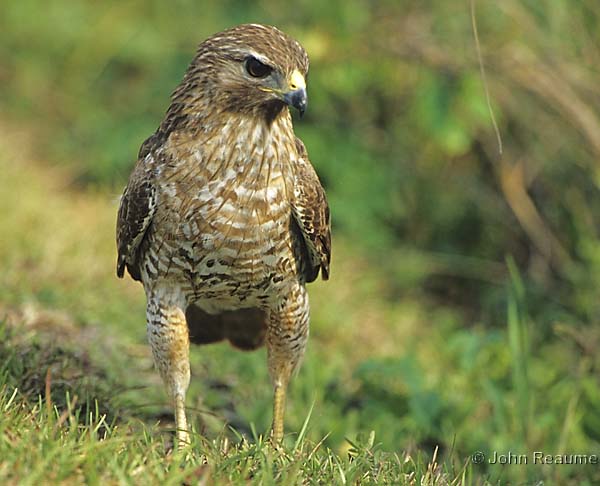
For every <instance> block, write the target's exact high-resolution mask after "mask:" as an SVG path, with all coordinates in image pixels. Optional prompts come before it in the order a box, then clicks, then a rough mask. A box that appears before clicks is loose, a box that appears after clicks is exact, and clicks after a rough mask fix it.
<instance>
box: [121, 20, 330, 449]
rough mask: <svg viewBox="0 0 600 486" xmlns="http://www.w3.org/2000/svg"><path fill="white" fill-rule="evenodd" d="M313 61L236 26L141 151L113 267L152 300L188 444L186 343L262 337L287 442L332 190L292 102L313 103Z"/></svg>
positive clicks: (209, 46)
mask: <svg viewBox="0 0 600 486" xmlns="http://www.w3.org/2000/svg"><path fill="white" fill-rule="evenodd" d="M307 73H308V56H307V54H306V52H305V51H304V49H303V48H302V46H301V45H300V44H299V43H298V42H297V41H295V40H294V39H292V38H291V37H289V36H288V35H286V34H284V33H283V32H281V31H280V30H278V29H276V28H275V27H271V26H267V25H259V24H246V25H240V26H237V27H234V28H231V29H229V30H226V31H224V32H220V33H218V34H215V35H213V36H212V37H209V38H208V39H207V40H205V41H204V42H202V43H201V44H200V46H199V47H198V50H197V53H196V55H195V57H194V58H193V60H192V62H191V64H190V66H189V67H188V69H187V71H186V72H185V75H184V77H183V80H182V81H181V83H180V84H179V86H178V87H177V88H176V89H175V91H174V92H173V94H172V96H171V104H170V106H169V108H168V110H167V113H166V115H165V118H164V120H163V121H162V123H161V124H160V126H159V127H158V129H157V130H156V132H155V133H154V134H153V135H152V136H151V137H149V138H148V139H147V140H146V141H145V142H144V143H143V144H142V146H141V148H140V151H139V155H138V161H137V163H136V165H135V167H134V169H133V171H132V173H131V175H130V178H129V182H128V184H127V186H126V188H125V191H124V193H123V196H122V198H121V203H120V206H119V212H118V219H117V248H118V259H117V275H118V276H119V277H123V275H124V272H125V269H127V270H128V272H129V274H130V275H131V277H132V278H133V279H135V280H138V281H141V282H142V284H143V286H144V290H145V293H146V297H147V310H146V320H147V334H148V340H149V342H150V346H151V348H152V355H153V358H154V362H155V365H156V367H157V369H158V371H159V373H160V375H161V377H162V379H163V381H164V384H165V386H166V389H167V392H168V394H169V396H170V398H171V399H172V401H173V405H174V409H175V424H176V428H177V432H176V436H177V442H178V445H179V446H180V447H182V446H184V445H185V444H187V443H189V433H188V426H187V419H186V414H185V395H186V391H187V388H188V385H189V381H190V365H189V343H190V342H192V343H198V344H203V343H209V342H216V341H220V340H229V341H230V342H231V343H232V344H233V345H234V346H236V347H238V348H242V349H255V348H257V347H259V346H261V345H262V344H264V343H266V346H267V351H268V353H267V355H268V368H269V373H270V376H271V380H272V383H273V388H274V404H273V426H272V439H273V441H274V442H276V443H277V442H279V441H281V439H282V437H283V419H284V409H285V397H286V387H287V385H288V382H289V380H290V377H291V375H292V373H293V372H294V370H295V369H296V368H297V367H298V364H299V362H300V360H301V358H302V356H303V354H304V350H305V347H306V342H307V339H308V328H309V303H308V295H307V292H306V287H305V285H306V283H308V282H312V281H314V280H315V279H316V278H317V276H318V275H319V273H321V277H322V278H323V279H324V280H327V279H328V277H329V263H330V257H331V233H330V231H331V230H330V217H329V207H328V204H327V199H326V197H325V192H324V190H323V187H322V186H321V183H320V182H319V179H318V177H317V174H316V173H315V170H314V169H313V167H312V165H311V163H310V161H309V159H308V155H307V153H306V149H305V147H304V144H303V143H302V141H300V139H298V138H297V137H296V136H295V135H294V130H293V126H292V118H291V115H290V111H289V109H288V107H290V106H291V107H294V108H296V109H297V110H298V111H299V112H300V115H302V114H303V113H304V110H305V109H306V104H307V95H306V75H307Z"/></svg>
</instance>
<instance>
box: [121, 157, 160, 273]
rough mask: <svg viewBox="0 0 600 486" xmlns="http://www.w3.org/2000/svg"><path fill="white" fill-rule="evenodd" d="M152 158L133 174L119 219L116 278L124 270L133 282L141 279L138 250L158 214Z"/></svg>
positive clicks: (140, 165) (142, 162) (139, 162)
mask: <svg viewBox="0 0 600 486" xmlns="http://www.w3.org/2000/svg"><path fill="white" fill-rule="evenodd" d="M151 159H152V156H149V157H146V158H145V159H140V160H139V161H138V163H137V165H136V167H135V169H134V170H133V172H132V173H131V177H130V178H129V182H128V183H127V187H126V188H125V191H124V193H123V197H122V198H121V204H120V205H119V214H118V216H117V250H118V257H117V276H119V277H123V275H124V273H125V267H127V270H128V271H129V274H130V275H131V276H132V278H133V279H134V280H141V276H140V269H139V262H138V256H139V247H140V244H141V243H142V240H143V239H144V236H145V234H146V231H147V230H148V227H149V226H150V223H151V221H152V217H153V216H154V213H155V211H156V198H157V196H156V188H155V186H154V177H153V172H152V168H151V166H152V165H153V164H152V163H151V162H152V160H151Z"/></svg>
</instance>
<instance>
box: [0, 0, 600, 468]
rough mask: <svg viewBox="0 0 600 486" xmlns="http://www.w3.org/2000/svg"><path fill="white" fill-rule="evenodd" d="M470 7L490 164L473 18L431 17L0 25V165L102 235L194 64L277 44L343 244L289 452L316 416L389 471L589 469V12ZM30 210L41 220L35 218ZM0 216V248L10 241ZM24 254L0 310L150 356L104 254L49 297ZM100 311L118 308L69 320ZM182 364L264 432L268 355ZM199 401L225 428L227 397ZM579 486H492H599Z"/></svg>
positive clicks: (224, 354)
mask: <svg viewBox="0 0 600 486" xmlns="http://www.w3.org/2000/svg"><path fill="white" fill-rule="evenodd" d="M476 7H477V8H476V21H477V28H478V33H479V40H480V47H481V55H482V60H483V64H484V65H485V69H486V77H487V84H488V89H489V94H490V102H491V107H492V109H493V112H494V114H495V117H496V119H497V122H498V127H499V133H500V135H501V138H502V149H503V150H502V153H500V150H499V143H498V140H497V137H496V134H495V132H494V130H493V127H492V122H491V118H490V109H489V108H488V105H487V101H486V94H485V88H484V84H483V82H482V77H481V73H480V63H479V62H478V57H477V48H476V43H475V40H474V35H473V26H472V20H473V19H472V15H471V9H470V3H469V2H468V1H462V2H453V1H431V0H402V1H400V0H397V1H379V2H372V1H366V0H362V1H361V0H344V1H342V0H334V1H330V2H322V1H315V0H296V1H295V2H276V1H272V0H263V1H258V2H245V1H219V2H217V1H204V2H193V1H185V0H175V1H172V2H168V3H167V2H159V1H145V2H142V1H114V0H111V1H104V2H91V1H87V2H83V1H79V2H78V1H67V0H55V1H50V2H39V1H33V0H20V1H13V2H2V4H1V5H0V107H1V111H0V126H2V127H5V129H3V132H4V133H3V135H2V137H3V138H4V139H5V140H4V142H3V144H4V145H10V146H11V147H12V148H13V151H14V152H15V153H17V152H19V153H20V152H24V153H27V154H30V155H29V158H32V159H35V160H38V161H41V162H38V163H37V164H38V165H37V167H41V166H51V167H53V168H57V167H58V168H59V169H58V170H60V171H63V172H61V173H66V174H68V176H65V182H64V186H63V188H64V190H65V191H67V192H68V193H71V192H74V193H81V192H83V193H85V194H91V195H93V197H97V198H100V199H101V200H102V201H105V202H106V204H105V206H106V208H107V209H106V211H107V214H108V213H110V214H113V213H112V212H113V211H114V212H115V213H116V206H115V205H114V198H116V197H117V195H118V194H119V193H120V190H121V188H122V187H123V185H124V184H125V181H126V178H127V176H128V174H129V171H130V170H131V168H132V165H133V163H134V161H135V156H136V154H137V150H138V148H139V145H140V144H141V142H142V141H143V140H144V139H145V138H146V137H147V136H149V135H150V134H151V133H152V132H153V131H154V130H155V129H156V127H157V126H158V124H159V122H160V120H161V118H162V115H163V113H164V111H165V110H166V108H167V106H168V96H169V94H170V93H171V91H172V90H173V89H174V88H175V86H176V85H177V83H178V82H179V81H180V79H181V77H182V75H183V72H184V71H185V69H186V66H187V64H188V62H189V61H190V59H191V57H192V55H193V53H194V51H195V48H196V46H197V44H198V43H199V42H200V41H202V40H203V39H204V38H206V37H207V36H208V35H210V34H212V33H214V32H217V31H219V30H222V29H224V28H227V27H230V26H232V25H235V24H238V23H243V22H262V23H268V24H273V25H276V26H278V27H280V28H281V29H282V30H284V31H286V32H288V33H289V34H291V35H292V36H294V37H295V38H297V39H298V40H299V41H300V42H301V43H302V44H303V45H304V46H305V48H306V49H307V51H308V53H309V56H310V59H311V70H310V79H309V109H308V111H307V114H306V116H305V118H304V119H303V120H301V121H300V120H295V127H296V132H297V134H298V135H299V136H300V137H301V138H302V139H303V140H304V142H305V144H306V146H307V148H308V151H309V153H310V157H311V159H312V161H313V164H314V165H315V166H316V168H317V171H318V173H319V174H320V176H321V179H322V181H323V184H324V186H325V187H326V190H327V193H328V196H329V200H330V205H331V208H332V214H333V230H334V248H333V264H332V280H331V281H330V282H329V283H327V284H326V285H319V286H317V287H314V288H313V290H312V294H313V295H312V298H313V307H314V319H313V337H312V339H311V344H310V346H311V349H310V350H309V353H308V355H307V359H306V362H305V365H304V367H303V369H302V370H301V371H300V375H299V376H298V378H297V382H298V384H296V385H294V387H295V388H293V389H292V391H291V394H292V400H294V401H295V402H296V405H294V406H293V409H292V410H291V411H290V415H289V416H290V418H289V421H290V423H291V427H292V429H293V428H294V427H296V428H298V427H299V425H300V424H301V423H302V420H303V418H304V416H305V415H304V414H305V413H306V411H307V406H309V405H310V403H311V402H312V401H313V400H316V410H321V412H319V413H320V415H317V416H316V418H313V425H312V427H313V434H314V437H315V439H316V440H318V438H320V437H322V436H324V435H325V434H326V433H328V432H331V431H333V433H332V434H331V436H330V437H329V438H328V443H329V444H330V446H331V447H334V448H335V447H341V445H340V444H342V443H343V439H344V437H346V436H348V437H351V436H353V434H356V433H358V432H360V431H366V432H368V431H369V430H371V429H373V430H375V431H376V437H377V438H378V440H380V441H382V442H383V444H384V446H385V448H386V449H388V450H402V449H405V448H410V447H417V448H424V449H425V450H427V451H430V450H431V449H432V447H433V446H434V445H435V444H439V445H440V446H441V447H442V448H443V450H444V451H450V450H456V451H458V452H459V453H460V454H462V455H463V456H465V457H466V456H467V455H468V454H470V453H471V452H473V451H475V450H482V451H491V450H498V451H500V452H502V451H508V450H512V451H513V452H527V451H533V450H543V451H544V452H546V453H549V454H556V453H588V454H589V453H594V452H595V453H599V452H600V326H599V324H600V322H599V319H600V232H599V229H600V197H599V186H600V163H599V162H600V83H599V81H598V80H599V79H600V72H599V66H600V4H598V2H597V0H545V1H544V0H522V1H520V0H503V1H501V2H495V1H484V0H479V1H477V2H476ZM8 127H10V128H8ZM17 132H18V133H20V134H22V133H26V134H27V137H26V138H25V140H27V142H26V143H25V144H24V145H19V144H21V143H22V140H23V139H22V138H19V137H15V138H14V139H13V138H12V136H13V135H14V134H15V133H17ZM9 163H11V162H10V161H9ZM17 168H18V167H17ZM30 169H31V168H30ZM11 170H13V171H14V170H15V167H14V166H13V167H12V169H11ZM40 170H41V169H40ZM34 172H36V170H32V171H31V174H32V175H31V177H36V176H34V175H33V173H34ZM11 173H12V172H11ZM15 177H16V176H15ZM28 178H29V176H26V177H23V176H22V175H21V176H20V177H19V178H16V179H5V180H4V181H2V179H3V177H1V176H0V181H2V182H0V189H1V190H2V191H3V192H5V194H11V195H12V196H11V198H10V201H12V202H13V203H14V202H15V199H17V202H18V203H19V204H20V203H22V202H23V198H27V197H30V192H28V191H27V190H26V189H24V188H25V187H26V186H27V185H28V183H29V182H28V180H29V179H28ZM17 181H19V182H17ZM15 184H17V186H15ZM18 184H22V185H23V186H22V187H23V189H22V190H21V189H20V188H19V186H18ZM8 185H12V186H13V187H12V189H11V191H8V187H7V186H8ZM3 186H4V187H3ZM36 187H37V186H36ZM39 187H41V188H43V187H44V184H43V183H41V184H39ZM32 197H33V196H32ZM36 197H38V200H39V202H40V208H41V209H40V211H42V209H43V207H44V204H45V203H46V202H47V200H46V199H45V198H39V195H38V196H36ZM49 197H51V196H49ZM67 197H70V196H67ZM19 198H21V199H19ZM8 199H9V198H8V197H6V200H8ZM5 203H6V204H9V202H6V201H5ZM32 204H33V203H32ZM67 205H68V204H67ZM51 207H53V206H52V205H50V206H48V208H51ZM13 209H14V208H13V207H12V206H9V207H8V210H9V212H10V211H11V210H13ZM2 213H3V216H2V217H3V219H6V221H7V222H5V223H3V227H4V230H5V231H10V232H14V231H16V232H17V233H18V232H19V231H21V230H17V229H15V226H14V225H18V224H20V222H19V220H18V219H17V220H14V218H13V219H11V220H10V225H12V227H11V229H8V225H9V223H8V221H9V219H7V218H4V216H5V209H4V208H3V209H2ZM6 214H7V213H6ZM40 214H43V213H40ZM41 218H42V219H44V218H43V216H41ZM67 224H68V223H67ZM88 224H89V233H88V232H87V231H85V230H82V232H81V233H79V237H80V238H81V240H82V242H85V240H86V238H88V235H89V234H90V233H95V232H102V233H103V234H104V236H103V238H107V241H112V240H111V238H112V237H113V236H112V235H113V233H112V232H113V227H112V226H110V225H107V226H106V227H105V226H102V225H95V224H94V218H93V217H91V218H89V219H88ZM35 228H36V226H35V225H33V227H32V226H31V225H29V226H28V227H27V228H26V229H23V230H22V232H21V233H19V234H21V235H22V240H23V241H30V240H31V239H32V238H36V236H32V235H31V234H32V233H35ZM28 232H29V233H28ZM51 233H52V230H50V234H48V235H47V237H48V240H44V241H43V242H41V243H40V245H41V246H40V248H42V247H43V248H46V247H45V246H43V245H50V243H49V241H51V238H52V235H51ZM7 235H8V233H6V232H5V233H4V236H3V237H2V238H6V239H7V240H8V239H10V238H8V236H7ZM37 237H39V236H37ZM75 238H77V237H75ZM14 245H16V243H15V244H14ZM14 245H13V246H11V243H10V242H7V241H5V242H4V243H2V246H0V251H1V252H2V253H0V256H2V260H1V261H2V263H3V265H4V266H5V268H6V269H7V271H6V272H5V274H4V276H3V277H2V279H3V282H4V285H3V290H0V299H1V300H0V302H3V304H4V306H19V305H23V303H25V302H29V303H30V302H36V303H37V305H39V306H42V307H46V308H51V309H54V308H60V309H64V310H66V311H68V312H70V313H73V314H74V315H75V316H76V321H77V322H79V323H80V324H81V325H82V326H90V325H99V326H106V327H107V328H110V329H111V330H112V331H114V330H118V329H120V326H119V324H118V322H119V321H125V322H127V323H131V325H130V326H128V330H127V333H129V335H131V336H134V337H131V339H132V340H135V341H136V342H140V343H141V342H143V340H144V335H143V334H144V330H143V296H142V294H141V288H139V289H136V290H131V291H130V293H131V294H132V295H134V296H133V297H131V296H130V297H127V298H128V299H130V300H125V299H124V298H123V297H121V296H120V294H119V292H120V289H122V288H123V285H124V284H123V283H122V282H116V281H113V279H112V277H110V275H112V271H113V270H112V265H113V264H114V262H113V258H114V254H112V253H111V251H112V249H111V248H110V247H109V246H106V247H104V246H103V247H102V248H106V250H105V251H104V250H103V251H104V253H98V255H102V257H98V258H99V259H100V260H99V261H101V262H102V265H104V264H105V265H106V268H107V271H106V274H104V273H102V277H101V278H103V279H104V280H103V282H104V281H106V283H102V284H98V282H97V281H94V282H87V284H89V286H88V287H83V288H81V287H79V288H74V289H73V288H70V286H72V285H73V282H72V280H73V279H71V280H69V278H67V279H66V280H61V279H60V278H59V279H58V281H53V280H51V277H55V276H56V274H52V275H48V288H51V291H50V290H48V288H45V287H44V286H43V285H41V286H40V285H38V284H39V281H37V280H35V278H34V277H32V276H25V273H27V272H30V273H32V272H31V271H30V270H28V269H30V268H31V267H27V266H26V265H24V264H22V262H23V261H25V260H27V259H29V260H33V262H34V263H33V268H37V267H36V265H38V266H43V265H44V264H45V263H44V262H45V261H46V260H44V258H47V254H48V252H51V250H47V248H46V250H47V251H46V252H45V253H44V251H42V250H40V252H41V253H43V254H44V255H46V257H43V256H39V259H38V260H36V257H35V256H32V255H31V254H28V253H27V252H28V251H29V250H28V249H27V244H25V245H24V244H23V242H22V241H21V243H20V245H21V246H20V247H16V246H14ZM82 246H85V245H82ZM70 257H71V254H70V253H69V252H68V251H66V252H64V253H63V254H62V255H61V256H60V258H64V259H65V260H66V259H69V258H70ZM86 261H91V257H90V260H86ZM15 262H17V263H15ZM18 262H21V263H18ZM36 262H37V263H36ZM30 264H31V262H30ZM95 264H96V265H98V261H96V262H95ZM59 267H60V265H59ZM81 271H82V272H83V273H85V272H86V270H85V269H81ZM71 272H72V273H73V274H75V273H76V271H75V270H72V271H71ZM102 272H104V270H102ZM50 273H52V272H50ZM59 275H60V271H59ZM77 278H80V277H77ZM77 278H75V281H77V282H79V280H77ZM34 281H35V282H36V285H38V287H40V288H41V290H40V288H38V287H35V285H34V284H33V283H32V284H31V286H30V285H29V282H34ZM49 292H50V293H49ZM94 292H98V293H99V295H104V297H105V302H107V301H111V300H116V301H119V302H121V303H116V304H115V303H113V304H110V305H106V304H101V303H100V302H97V301H95V300H93V299H91V297H90V298H85V297H83V298H81V299H80V298H79V297H76V295H77V294H85V293H94ZM102 292H104V294H102ZM134 292H135V294H134ZM49 295H50V296H49ZM90 299H91V300H90ZM119 299H120V300H119ZM98 300H102V298H101V297H98ZM130 302H135V306H134V307H133V308H134V309H135V315H133V314H134V313H133V311H130V312H128V311H129V310H130V309H131V305H130ZM109 321H110V322H115V323H114V324H110V323H108V324H107V322H109ZM136 326H137V327H136ZM354 354H356V356H354ZM348 355H353V356H350V357H349V356H348ZM196 359H197V361H198V363H201V364H199V365H198V366H199V367H200V368H201V369H202V370H203V371H199V372H197V374H198V375H199V376H203V374H204V375H206V376H209V375H211V373H216V374H217V375H219V373H221V375H219V376H237V378H232V380H233V381H235V383H238V384H236V385H235V386H233V387H232V391H231V393H234V394H235V393H238V394H241V395H239V397H240V398H239V400H240V403H241V404H240V405H239V409H240V410H239V414H240V415H241V417H242V419H241V423H244V422H248V421H254V422H255V423H257V424H259V425H260V426H261V427H264V428H266V427H267V426H268V422H269V419H270V415H269V406H270V392H269V386H268V381H267V377H266V371H265V370H264V364H263V362H262V361H263V360H264V355H261V354H260V353H258V354H255V355H252V356H250V355H244V354H242V353H237V354H236V353H233V354H231V352H229V350H228V349H227V348H225V347H223V346H217V347H212V348H206V350H204V349H203V350H202V351H200V352H198V354H197V356H196ZM215 360H216V361H217V362H216V363H215V362H214V361H215ZM219 360H220V361H219ZM223 360H227V361H228V362H227V364H226V365H224V364H222V361H223ZM231 360H233V363H234V364H231V362H230V361H231ZM238 361H239V363H238ZM235 363H237V364H235ZM248 363H251V367H250V368H248V366H249V364H248ZM323 363H325V364H323ZM129 366H134V365H133V364H131V363H130V364H129ZM223 370H225V371H223ZM244 370H246V371H245V373H246V374H245V375H244ZM248 370H252V371H248ZM254 370H260V371H256V373H254ZM240 374H241V375H240ZM255 375H257V376H255ZM223 379H225V378H223ZM244 380H246V381H247V383H246V382H245V383H244V384H242V385H240V384H239V382H244ZM200 381H202V380H200ZM255 384H257V385H256V387H254V385H255ZM258 384H259V385H258ZM153 386H156V387H160V385H158V383H154V385H153ZM198 386H200V387H202V386H203V385H198ZM244 386H246V387H247V388H244ZM253 387H254V388H253ZM236 389H237V390H238V391H237V392H236ZM239 390H242V391H239ZM244 390H246V391H244ZM252 390H256V391H252ZM244 393H247V394H248V396H246V395H244ZM254 393H255V395H254ZM199 394H204V395H208V398H207V399H206V400H205V403H206V405H207V407H208V408H211V407H213V408H214V407H216V408H218V406H219V403H218V400H219V398H215V399H214V401H213V402H211V398H210V392H206V390H204V391H200V392H199ZM250 396H251V398H248V397H250ZM257 397H259V398H257ZM162 399H163V400H164V397H163V398H162ZM247 400H250V404H246V401H247ZM481 467H482V470H483V471H485V470H486V469H485V466H481ZM584 470H585V471H588V470H587V469H585V468H581V467H580V468H577V467H572V468H568V467H566V468H564V469H560V470H556V469H554V470H552V471H551V472H548V471H546V470H544V471H546V472H543V473H542V472H540V470H534V471H533V472H525V473H521V472H519V473H517V472H514V471H513V470H506V469H505V470H503V471H500V472H499V471H498V470H496V474H499V475H501V474H503V475H505V476H508V477H512V476H511V475H513V474H514V475H515V477H516V476H518V475H519V474H525V475H531V474H533V475H534V476H535V475H536V474H537V475H540V474H546V475H549V477H555V478H556V477H559V478H562V479H565V478H579V479H580V480H583V479H582V478H586V477H597V476H594V474H596V475H597V474H598V471H597V468H596V470H594V471H592V472H589V471H588V472H585V473H584V472H583V471H584ZM554 475H558V476H554Z"/></svg>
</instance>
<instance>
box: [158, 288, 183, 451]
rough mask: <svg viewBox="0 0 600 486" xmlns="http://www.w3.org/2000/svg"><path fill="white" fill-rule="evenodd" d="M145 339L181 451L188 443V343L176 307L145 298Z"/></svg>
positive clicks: (181, 317) (181, 318) (178, 310)
mask: <svg viewBox="0 0 600 486" xmlns="http://www.w3.org/2000/svg"><path fill="white" fill-rule="evenodd" d="M148 340H149V341H150V346H151V347H152V355H153V357H154V363H155V364H156V367H157V368H158V371H159V372H160V375H161V377H162V379H163V381H164V383H165V385H166V388H167V393H168V394H169V397H170V398H171V402H172V404H173V407H174V409H175V427H176V438H177V447H178V449H183V448H185V447H186V446H187V445H189V443H190V435H189V432H188V425H187V419H186V416H185V394H186V392H187V389H188V385H189V383H190V361H189V347H190V342H189V337H188V328H187V323H186V321H185V314H184V312H183V311H182V310H181V307H180V306H175V305H173V304H170V305H169V304H164V303H163V302H161V301H154V300H150V299H149V302H148Z"/></svg>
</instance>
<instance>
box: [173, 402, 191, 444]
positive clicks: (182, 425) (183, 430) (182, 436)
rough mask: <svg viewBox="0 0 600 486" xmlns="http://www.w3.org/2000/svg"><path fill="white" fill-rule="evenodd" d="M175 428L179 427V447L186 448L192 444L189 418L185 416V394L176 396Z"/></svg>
mask: <svg viewBox="0 0 600 486" xmlns="http://www.w3.org/2000/svg"><path fill="white" fill-rule="evenodd" d="M175 428H176V429H177V448H178V449H179V450H181V449H185V447H187V446H188V445H189V444H190V434H189V432H188V425H187V418H186V416H185V396H182V395H177V396H176V397H175Z"/></svg>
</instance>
